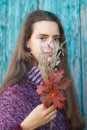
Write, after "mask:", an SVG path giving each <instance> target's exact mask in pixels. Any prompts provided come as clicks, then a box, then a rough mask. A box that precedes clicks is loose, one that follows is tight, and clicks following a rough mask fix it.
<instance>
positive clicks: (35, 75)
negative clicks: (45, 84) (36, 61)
mask: <svg viewBox="0 0 87 130" xmlns="http://www.w3.org/2000/svg"><path fill="white" fill-rule="evenodd" d="M42 79H43V78H42V75H41V71H40V69H39V68H38V66H33V67H32V68H31V70H30V71H29V72H28V80H29V81H31V82H32V83H33V84H35V85H42Z"/></svg>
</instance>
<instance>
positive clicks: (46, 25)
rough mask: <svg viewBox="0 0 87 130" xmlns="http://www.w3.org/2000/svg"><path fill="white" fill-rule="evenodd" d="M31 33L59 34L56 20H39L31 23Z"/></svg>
mask: <svg viewBox="0 0 87 130" xmlns="http://www.w3.org/2000/svg"><path fill="white" fill-rule="evenodd" d="M33 34H47V35H59V34H60V32H59V27H58V24H57V23H56V22H52V21H40V22H36V23H34V24H33Z"/></svg>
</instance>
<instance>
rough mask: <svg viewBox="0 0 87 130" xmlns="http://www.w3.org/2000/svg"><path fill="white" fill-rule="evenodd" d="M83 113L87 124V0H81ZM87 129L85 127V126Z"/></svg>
mask: <svg viewBox="0 0 87 130" xmlns="http://www.w3.org/2000/svg"><path fill="white" fill-rule="evenodd" d="M81 43H82V44H81V48H82V85H83V115H84V119H85V121H86V125H87V101H86V100H87V1H86V0H84V2H83V1H82V0H81ZM85 130H87V127H86V128H85Z"/></svg>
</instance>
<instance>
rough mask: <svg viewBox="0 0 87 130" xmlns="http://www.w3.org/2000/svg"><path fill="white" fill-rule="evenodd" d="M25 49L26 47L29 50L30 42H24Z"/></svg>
mask: <svg viewBox="0 0 87 130" xmlns="http://www.w3.org/2000/svg"><path fill="white" fill-rule="evenodd" d="M26 47H27V48H30V40H28V41H27V42H26Z"/></svg>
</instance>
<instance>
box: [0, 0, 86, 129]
mask: <svg viewBox="0 0 87 130" xmlns="http://www.w3.org/2000/svg"><path fill="white" fill-rule="evenodd" d="M36 9H43V10H48V11H52V12H53V13H55V14H56V15H57V16H59V18H60V20H61V22H62V24H63V27H64V30H65V34H66V38H67V39H68V41H67V47H68V51H69V58H68V59H69V66H70V71H71V75H72V78H73V80H74V84H75V88H76V93H77V96H78V100H79V106H80V110H81V114H82V115H83V117H84V119H85V121H86V124H87V101H86V100H87V94H86V93H87V0H0V83H1V82H2V80H3V78H4V75H5V72H6V69H7V66H8V63H9V60H10V57H11V54H12V52H13V50H14V48H15V45H16V41H17V37H18V34H19V30H20V28H21V26H22V23H23V20H24V18H25V16H26V15H27V14H28V13H30V12H32V11H34V10H36ZM85 130H87V127H86V129H85Z"/></svg>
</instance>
